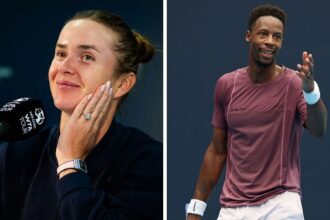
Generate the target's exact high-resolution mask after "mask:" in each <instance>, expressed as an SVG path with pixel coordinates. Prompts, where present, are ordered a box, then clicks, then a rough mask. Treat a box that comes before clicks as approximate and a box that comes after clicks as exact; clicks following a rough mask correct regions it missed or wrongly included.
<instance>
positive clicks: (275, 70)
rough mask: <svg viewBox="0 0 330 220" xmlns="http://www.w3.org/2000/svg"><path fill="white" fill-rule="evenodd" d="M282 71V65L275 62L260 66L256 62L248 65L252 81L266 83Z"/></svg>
mask: <svg viewBox="0 0 330 220" xmlns="http://www.w3.org/2000/svg"><path fill="white" fill-rule="evenodd" d="M281 72H282V67H281V66H279V65H276V64H275V63H274V64H272V65H270V66H268V67H261V66H259V65H257V64H250V65H249V66H248V73H249V76H250V79H251V81H252V82H253V83H256V84H258V83H267V82H270V81H272V80H274V79H275V78H276V77H277V76H278V75H280V74H281Z"/></svg>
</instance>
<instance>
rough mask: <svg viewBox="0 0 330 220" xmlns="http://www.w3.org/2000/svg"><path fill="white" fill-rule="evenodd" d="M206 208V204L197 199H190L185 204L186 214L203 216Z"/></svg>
mask: <svg viewBox="0 0 330 220" xmlns="http://www.w3.org/2000/svg"><path fill="white" fill-rule="evenodd" d="M206 206H207V204H206V202H204V201H201V200H198V199H192V200H190V203H188V204H186V214H188V213H190V214H195V215H200V216H203V215H204V211H205V209H206Z"/></svg>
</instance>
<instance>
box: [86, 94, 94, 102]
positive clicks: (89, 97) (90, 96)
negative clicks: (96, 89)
mask: <svg viewBox="0 0 330 220" xmlns="http://www.w3.org/2000/svg"><path fill="white" fill-rule="evenodd" d="M92 96H93V94H92V93H91V94H89V95H88V96H87V100H88V101H89V100H91V98H92Z"/></svg>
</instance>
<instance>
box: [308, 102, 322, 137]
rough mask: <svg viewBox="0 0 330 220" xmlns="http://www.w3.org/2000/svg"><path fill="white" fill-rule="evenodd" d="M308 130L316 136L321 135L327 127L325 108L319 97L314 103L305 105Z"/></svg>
mask: <svg viewBox="0 0 330 220" xmlns="http://www.w3.org/2000/svg"><path fill="white" fill-rule="evenodd" d="M306 126H307V129H308V131H309V132H310V133H311V134H312V135H315V136H317V137H322V136H324V135H325V133H326V129H327V109H326V107H325V105H324V103H323V101H322V99H320V100H319V101H318V102H317V103H316V104H314V105H307V121H306Z"/></svg>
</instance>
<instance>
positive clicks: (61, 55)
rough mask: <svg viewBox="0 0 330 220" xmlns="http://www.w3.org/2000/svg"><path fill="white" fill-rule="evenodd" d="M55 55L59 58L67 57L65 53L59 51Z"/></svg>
mask: <svg viewBox="0 0 330 220" xmlns="http://www.w3.org/2000/svg"><path fill="white" fill-rule="evenodd" d="M55 55H56V56H57V57H65V53H64V52H62V51H57V52H56V53H55Z"/></svg>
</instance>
